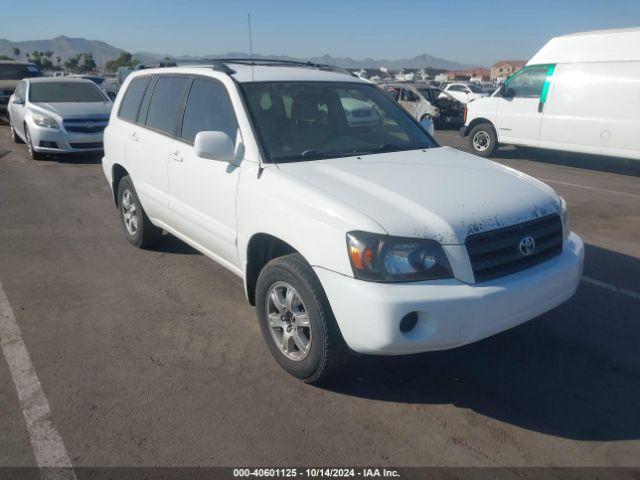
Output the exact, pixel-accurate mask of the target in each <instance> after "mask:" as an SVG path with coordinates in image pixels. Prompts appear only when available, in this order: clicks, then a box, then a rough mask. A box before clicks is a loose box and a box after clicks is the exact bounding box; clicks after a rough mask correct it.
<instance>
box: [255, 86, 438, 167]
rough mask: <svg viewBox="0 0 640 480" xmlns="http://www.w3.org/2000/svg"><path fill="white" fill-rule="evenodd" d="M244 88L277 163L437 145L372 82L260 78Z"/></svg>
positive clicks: (268, 147)
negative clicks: (274, 80) (260, 79)
mask: <svg viewBox="0 0 640 480" xmlns="http://www.w3.org/2000/svg"><path fill="white" fill-rule="evenodd" d="M242 89H243V91H244V94H245V97H246V99H247V104H248V106H249V111H250V113H251V116H252V118H253V121H254V123H255V126H256V129H257V130H258V132H257V133H258V135H259V137H260V139H261V141H262V145H263V148H264V150H265V153H266V154H267V155H268V157H269V159H270V160H271V161H274V162H279V161H280V162H290V161H304V160H317V159H321V158H332V157H344V156H353V155H367V154H372V153H382V152H392V151H401V150H414V149H419V148H431V147H435V146H437V144H436V142H435V141H434V140H433V139H432V138H431V137H430V136H429V135H428V134H427V133H426V132H425V131H424V130H423V129H422V128H421V127H420V125H419V124H417V123H416V122H415V121H414V120H413V119H412V118H411V117H410V116H409V115H408V114H407V113H406V112H405V111H404V110H402V109H401V108H400V107H398V106H397V105H396V103H395V102H394V101H393V100H392V99H390V98H389V97H388V96H387V95H386V94H385V93H384V92H382V91H380V90H379V89H378V88H376V87H375V86H373V85H364V84H357V83H334V82H259V83H246V84H243V85H242Z"/></svg>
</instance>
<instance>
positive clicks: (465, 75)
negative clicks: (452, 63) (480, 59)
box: [447, 67, 491, 82]
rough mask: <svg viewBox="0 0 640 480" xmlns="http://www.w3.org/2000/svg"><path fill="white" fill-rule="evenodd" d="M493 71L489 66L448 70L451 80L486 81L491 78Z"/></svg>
mask: <svg viewBox="0 0 640 480" xmlns="http://www.w3.org/2000/svg"><path fill="white" fill-rule="evenodd" d="M490 75H491V72H490V71H489V69H488V68H480V67H478V68H469V69H467V70H451V71H449V72H447V79H448V80H449V81H450V82H451V81H454V80H460V81H465V82H484V81H487V80H489V78H490Z"/></svg>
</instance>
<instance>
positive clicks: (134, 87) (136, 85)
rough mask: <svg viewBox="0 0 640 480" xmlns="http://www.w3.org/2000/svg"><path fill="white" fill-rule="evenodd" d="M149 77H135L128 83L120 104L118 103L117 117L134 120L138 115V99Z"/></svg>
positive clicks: (145, 87) (147, 83) (140, 97)
mask: <svg viewBox="0 0 640 480" xmlns="http://www.w3.org/2000/svg"><path fill="white" fill-rule="evenodd" d="M149 80H151V77H141V78H136V79H135V80H133V81H132V82H131V83H130V84H129V88H127V91H126V93H125V94H124V98H123V99H122V104H121V105H120V112H119V117H120V118H124V119H125V120H129V121H132V122H134V121H135V120H136V118H137V116H138V110H139V108H140V101H141V100H142V96H143V95H144V92H145V90H146V89H147V85H149Z"/></svg>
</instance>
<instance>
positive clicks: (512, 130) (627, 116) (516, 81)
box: [460, 28, 640, 159]
mask: <svg viewBox="0 0 640 480" xmlns="http://www.w3.org/2000/svg"><path fill="white" fill-rule="evenodd" d="M460 133H461V135H462V136H463V137H468V138H469V144H470V147H471V149H472V151H473V152H474V153H476V154H477V155H481V156H483V157H488V156H490V155H491V154H493V153H494V152H495V151H496V149H497V147H498V146H499V145H522V146H528V147H539V148H548V149H554V150H564V151H570V152H579V153H588V154H596V155H608V156H616V157H624V158H631V159H640V28H631V29H621V30H603V31H597V32H586V33H576V34H573V35H566V36H561V37H557V38H553V39H551V40H550V41H549V42H548V43H547V44H546V45H545V46H544V47H542V49H541V50H540V51H539V52H538V53H537V54H535V55H534V57H533V58H532V59H531V60H529V62H528V63H527V65H526V66H525V68H523V69H522V70H520V71H519V72H517V73H515V74H514V75H512V76H511V77H509V78H508V79H507V80H506V81H505V82H504V83H503V84H502V85H501V87H500V88H499V89H498V90H497V91H496V92H495V93H494V94H493V95H492V96H491V97H488V98H482V99H480V100H476V101H475V102H471V103H469V104H468V106H467V111H466V119H465V126H464V127H462V129H461V131H460Z"/></svg>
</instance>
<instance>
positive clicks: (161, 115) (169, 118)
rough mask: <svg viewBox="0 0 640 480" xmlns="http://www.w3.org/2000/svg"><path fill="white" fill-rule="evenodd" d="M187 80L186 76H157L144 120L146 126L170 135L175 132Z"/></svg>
mask: <svg viewBox="0 0 640 480" xmlns="http://www.w3.org/2000/svg"><path fill="white" fill-rule="evenodd" d="M188 82H189V79H188V78H186V77H167V76H162V77H160V78H158V81H157V83H156V88H154V90H153V96H152V97H151V102H150V103H149V112H148V113H147V122H146V125H147V126H148V127H151V128H154V129H156V130H159V131H161V132H165V133H168V134H170V135H173V134H174V133H175V127H176V120H177V118H178V112H179V110H180V106H181V105H182V99H183V97H184V90H185V87H186V86H187V83H188Z"/></svg>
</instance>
